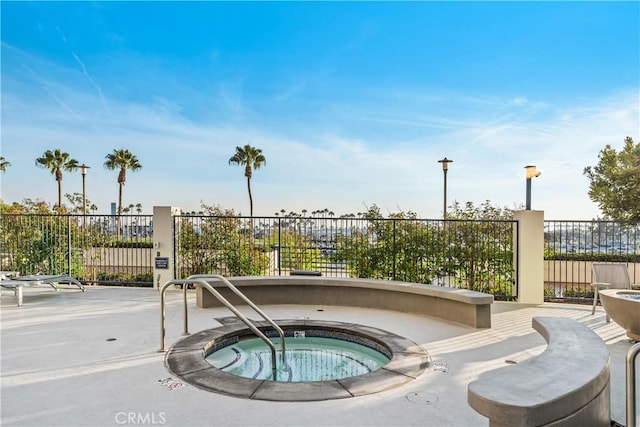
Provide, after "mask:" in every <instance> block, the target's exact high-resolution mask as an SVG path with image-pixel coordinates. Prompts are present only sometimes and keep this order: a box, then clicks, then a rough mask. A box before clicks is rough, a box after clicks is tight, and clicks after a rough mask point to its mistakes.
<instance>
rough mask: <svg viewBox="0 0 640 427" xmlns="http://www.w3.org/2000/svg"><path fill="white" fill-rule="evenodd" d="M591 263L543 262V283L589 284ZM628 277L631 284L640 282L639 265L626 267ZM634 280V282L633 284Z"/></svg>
mask: <svg viewBox="0 0 640 427" xmlns="http://www.w3.org/2000/svg"><path fill="white" fill-rule="evenodd" d="M591 264H592V262H591V261H564V260H563V261H556V260H545V261H544V281H545V283H549V284H553V283H568V284H571V283H573V284H590V283H591V282H592V281H593V280H592V277H591ZM628 269H629V277H630V278H631V281H632V282H633V283H636V282H640V263H631V264H629V265H628ZM634 278H635V282H634Z"/></svg>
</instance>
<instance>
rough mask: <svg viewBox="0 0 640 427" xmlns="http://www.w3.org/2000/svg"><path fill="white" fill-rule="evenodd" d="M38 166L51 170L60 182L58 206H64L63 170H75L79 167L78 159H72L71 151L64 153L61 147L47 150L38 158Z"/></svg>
mask: <svg viewBox="0 0 640 427" xmlns="http://www.w3.org/2000/svg"><path fill="white" fill-rule="evenodd" d="M36 166H40V167H43V168H46V169H49V170H50V171H51V175H55V177H56V181H57V182H58V208H61V207H62V170H66V171H68V172H73V171H74V170H76V169H78V167H79V165H78V161H77V160H76V159H70V158H69V153H63V152H62V151H60V149H59V148H56V149H55V150H54V151H51V150H47V151H45V152H44V154H43V155H42V157H38V158H37V159H36Z"/></svg>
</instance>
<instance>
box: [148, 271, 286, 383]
mask: <svg viewBox="0 0 640 427" xmlns="http://www.w3.org/2000/svg"><path fill="white" fill-rule="evenodd" d="M190 284H191V285H194V286H200V287H203V288H205V289H207V290H208V291H209V292H210V293H211V294H212V295H213V296H214V297H216V298H217V299H218V301H220V302H221V303H222V304H224V305H225V306H226V307H227V308H228V309H229V310H231V311H232V312H233V314H235V315H236V317H238V319H240V320H241V321H242V322H243V323H244V324H245V325H247V327H248V328H249V329H251V331H252V332H253V333H254V334H256V336H258V337H259V338H260V339H261V340H262V341H264V342H265V344H267V346H269V349H270V350H271V371H272V375H273V379H274V381H275V380H277V365H276V363H277V362H276V361H277V357H276V347H275V345H273V343H272V342H271V340H270V339H269V338H267V336H266V335H264V334H263V333H262V332H261V331H260V330H259V329H258V328H257V327H256V326H255V325H254V324H253V323H251V321H250V320H249V319H247V318H246V317H245V316H244V315H243V314H242V313H240V312H239V311H238V309H237V308H235V307H234V306H233V304H231V303H230V302H229V301H228V300H227V299H226V298H225V297H223V296H222V295H221V294H220V293H219V292H218V291H216V290H215V289H214V288H213V287H212V286H211V285H210V284H209V283H207V282H206V281H204V280H202V279H176V280H171V281H169V282H167V283H165V284H164V285H162V288H161V289H160V350H158V351H159V352H164V351H166V349H165V336H166V330H165V311H164V305H165V304H164V294H165V292H166V290H167V288H168V287H169V286H172V285H182V288H183V290H184V292H183V294H184V315H185V316H184V317H185V322H184V325H185V331H184V334H185V335H188V334H189V332H188V330H187V329H186V326H187V317H188V315H187V292H186V289H187V286H186V285H190ZM283 341H284V340H283ZM283 348H284V347H283Z"/></svg>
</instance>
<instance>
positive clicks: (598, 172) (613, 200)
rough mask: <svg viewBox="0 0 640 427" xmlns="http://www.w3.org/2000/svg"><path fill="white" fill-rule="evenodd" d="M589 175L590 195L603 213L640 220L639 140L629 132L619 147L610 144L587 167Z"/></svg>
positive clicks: (585, 173) (585, 171)
mask: <svg viewBox="0 0 640 427" xmlns="http://www.w3.org/2000/svg"><path fill="white" fill-rule="evenodd" d="M584 175H586V176H587V178H589V181H590V184H589V198H590V199H591V200H592V201H594V202H596V203H597V204H598V207H599V208H600V210H601V211H602V213H603V214H604V215H605V216H606V217H609V218H611V219H615V220H631V221H639V220H640V142H637V143H634V142H633V139H632V138H631V137H630V136H628V137H626V138H625V140H624V147H623V148H622V150H621V151H616V150H615V149H614V148H613V147H611V145H609V144H607V145H606V146H605V147H604V149H602V150H601V151H600V153H599V154H598V164H597V165H595V166H587V167H586V168H584Z"/></svg>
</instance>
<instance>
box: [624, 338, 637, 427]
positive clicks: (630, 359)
mask: <svg viewBox="0 0 640 427" xmlns="http://www.w3.org/2000/svg"><path fill="white" fill-rule="evenodd" d="M638 354H640V342H637V343H635V344H634V345H632V346H631V348H630V349H629V351H628V352H627V426H634V425H636V358H637V357H638Z"/></svg>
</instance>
